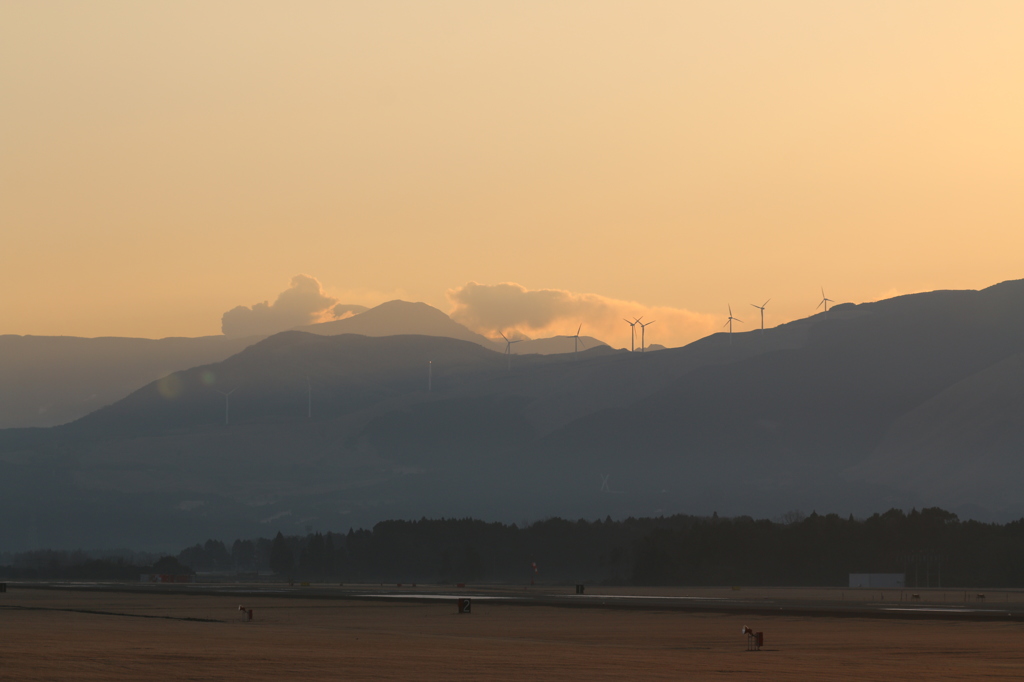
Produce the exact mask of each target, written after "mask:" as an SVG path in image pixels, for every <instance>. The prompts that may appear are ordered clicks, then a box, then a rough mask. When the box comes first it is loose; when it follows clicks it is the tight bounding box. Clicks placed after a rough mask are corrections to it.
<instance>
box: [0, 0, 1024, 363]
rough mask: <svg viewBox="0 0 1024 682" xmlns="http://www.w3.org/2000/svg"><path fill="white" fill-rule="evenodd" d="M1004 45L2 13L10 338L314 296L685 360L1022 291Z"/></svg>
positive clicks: (965, 17)
mask: <svg viewBox="0 0 1024 682" xmlns="http://www.w3.org/2000/svg"><path fill="white" fill-rule="evenodd" d="M1021 36H1024V3H1021V2H1018V1H1016V0H1014V1H1009V2H971V3H968V2H942V1H940V0H928V1H922V2H897V1H893V0H888V1H885V2H882V1H879V2H864V1H857V2H821V1H820V0H809V1H807V2H782V1H777V2H753V1H751V2H727V1H724V0H714V1H709V2H681V1H673V2H664V3H654V2H652V3H636V2H615V3H612V2H601V1H600V0H586V1H585V2H557V3H551V2H505V3H500V2H478V1H475V0H473V1H466V2H439V1H432V2H427V3H413V2H405V3H396V2H383V1H375V2H322V3H317V2H305V3H296V4H290V3H258V2H251V1H248V0H247V1H244V2H209V1H208V0H204V1H202V2H191V3H190V2H166V3H157V2H144V3H140V2H134V1H131V2H91V3H75V4H72V3H56V2H52V3H51V2H37V1H30V2H29V1H26V2H18V1H15V0H9V1H7V2H4V3H2V4H0V236H2V242H0V292H2V295H0V333H15V334H30V333H31V334H73V335H83V336H97V335H134V336H151V337H159V336H168V335H200V334H216V333H219V332H220V321H221V315H222V314H223V313H224V312H225V311H227V310H229V309H231V308H233V307H235V306H238V305H246V306H249V305H252V304H254V303H257V302H261V301H264V300H269V301H273V300H274V299H275V297H276V296H277V295H278V293H280V292H281V291H283V290H284V289H285V288H286V287H287V286H288V284H289V282H290V281H291V279H292V277H293V276H295V275H297V274H300V273H306V274H309V275H312V276H314V277H316V278H317V279H319V280H320V282H321V283H322V285H323V287H324V290H325V292H326V293H327V294H328V295H330V296H331V297H333V298H336V299H338V300H340V301H342V302H344V303H361V304H365V305H372V304H375V303H379V302H381V301H384V300H387V299H390V298H405V299H408V300H422V301H425V302H427V303H430V304H432V305H435V306H437V307H439V308H441V309H443V310H445V311H446V312H447V311H450V310H452V309H453V307H454V306H455V302H454V300H453V298H452V292H453V291H456V290H459V289H460V288H462V287H464V286H465V285H466V284H467V283H469V282H477V283H480V284H485V285H496V284H499V283H503V282H512V283H517V284H518V285H519V286H520V288H522V289H523V290H525V291H532V290H556V291H562V292H566V293H564V297H567V298H566V300H571V301H576V300H584V299H585V300H587V301H590V302H591V303H594V302H595V301H597V302H602V301H603V302H604V303H606V304H607V305H604V304H602V305H604V307H603V308H601V306H597V308H595V307H594V306H593V305H590V304H588V305H585V306H583V307H580V308H578V309H575V308H571V307H570V308H569V309H568V310H569V312H567V313H565V315H564V317H563V318H558V319H555V320H554V321H553V322H552V323H551V325H550V329H549V331H553V330H557V333H572V331H574V329H575V320H577V319H579V320H580V321H582V322H583V324H584V333H586V331H587V329H588V328H590V329H592V330H593V331H594V335H596V336H601V335H602V333H605V332H604V331H603V330H608V331H607V333H608V334H610V333H613V332H612V331H611V330H612V329H614V327H613V326H612V325H613V322H614V316H615V315H617V314H618V313H619V312H620V310H626V309H629V310H632V309H636V312H635V314H637V315H639V314H644V313H650V314H651V315H658V316H662V317H663V318H664V319H667V320H670V321H669V322H667V323H665V326H662V327H661V328H660V329H659V328H658V327H657V326H656V327H651V328H650V329H649V330H648V333H649V336H648V341H649V342H658V343H668V344H670V345H677V344H680V343H683V342H685V341H688V340H692V338H694V337H695V336H699V335H700V334H703V333H706V332H707V331H709V330H711V329H712V325H716V324H720V323H721V322H724V320H725V315H726V305H727V304H729V303H731V304H732V305H733V308H734V310H736V311H737V315H738V316H739V317H741V318H743V319H744V320H747V321H748V323H751V324H752V323H753V322H754V320H755V319H756V314H755V313H756V312H757V311H755V310H753V309H752V308H750V306H749V304H750V303H760V302H762V301H764V299H766V298H769V297H771V298H772V299H773V300H772V303H771V304H770V305H769V310H768V313H769V314H768V322H769V325H771V324H775V323H778V322H780V321H783V320H787V319H792V318H796V317H803V316H805V315H807V314H810V313H812V312H813V311H814V306H815V305H816V304H817V302H818V299H819V298H820V294H819V291H818V287H819V285H824V286H825V289H826V292H827V293H828V295H829V297H830V298H832V299H835V300H837V301H864V300H872V299H877V298H879V297H882V296H886V295H891V294H892V293H897V292H900V293H906V292H912V291H919V290H925V289H933V288H978V287H983V286H987V285H989V284H992V283H995V282H998V281H1001V280H1005V279H1015V278H1020V277H1024V265H1022V263H1024V259H1022V256H1021V254H1022V253H1024V229H1022V227H1024V196H1022V188H1024V126H1022V125H1021V121H1024V40H1022V39H1021ZM560 295H562V294H560ZM573 297H576V298H573ZM581 297H582V298H581ZM587 297H589V298H587ZM531 300H532V299H531ZM581 305H582V304H581ZM588 306H589V307H588ZM598 308H600V309H601V310H604V311H605V313H600V314H599V313H595V312H594V310H597V309H598ZM744 309H745V310H744ZM741 310H742V311H743V312H739V311H741ZM747 311H749V312H747ZM587 315H597V316H598V317H596V318H594V319H589V318H587V317H586V316H587ZM600 315H604V317H600ZM671 320H675V322H672V321H671ZM619 324H621V332H620V333H621V338H619V339H607V340H609V341H612V342H614V343H616V344H617V345H622V344H628V339H629V336H628V327H626V326H625V324H624V323H619ZM658 324H659V325H660V324H662V323H661V322H660V321H659V323H658ZM563 327H564V328H565V329H564V330H563ZM534 331H535V332H537V331H540V332H543V331H544V329H540V330H538V329H534ZM656 331H657V332H660V334H661V336H660V337H659V336H658V335H657V334H655V333H654V332H656Z"/></svg>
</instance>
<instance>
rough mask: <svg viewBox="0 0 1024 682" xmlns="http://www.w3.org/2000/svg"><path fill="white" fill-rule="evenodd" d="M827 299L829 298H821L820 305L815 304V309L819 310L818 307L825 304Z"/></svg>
mask: <svg viewBox="0 0 1024 682" xmlns="http://www.w3.org/2000/svg"><path fill="white" fill-rule="evenodd" d="M826 300H828V299H824V298H823V299H821V303H819V304H818V305H816V306H814V309H815V310H817V309H818V308H820V307H821V306H823V305H825V301H826Z"/></svg>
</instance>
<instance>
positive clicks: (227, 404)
mask: <svg viewBox="0 0 1024 682" xmlns="http://www.w3.org/2000/svg"><path fill="white" fill-rule="evenodd" d="M214 390H216V389H214ZM237 390H238V387H237V386H235V387H234V388H233V389H231V390H230V391H228V392H227V393H225V392H224V391H217V393H220V394H221V395H222V396H224V426H227V425H228V409H229V407H230V405H231V399H230V397H229V396H230V395H231V394H232V393H234V392H235V391H237Z"/></svg>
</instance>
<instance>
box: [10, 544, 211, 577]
mask: <svg viewBox="0 0 1024 682" xmlns="http://www.w3.org/2000/svg"><path fill="white" fill-rule="evenodd" d="M142 573H169V574H174V575H181V574H189V573H193V571H192V569H190V568H189V567H188V566H184V565H182V564H180V563H179V562H178V560H177V559H175V558H174V557H170V556H165V557H162V558H159V559H158V558H157V557H156V556H154V555H150V554H147V553H139V552H127V551H121V552H113V553H108V552H83V551H81V550H76V551H71V552H67V551H58V550H50V549H41V550H35V551H31V552H21V553H18V554H4V555H0V577H2V578H4V579H8V580H138V579H139V575H140V574H142Z"/></svg>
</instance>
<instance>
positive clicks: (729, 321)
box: [722, 303, 743, 346]
mask: <svg viewBox="0 0 1024 682" xmlns="http://www.w3.org/2000/svg"><path fill="white" fill-rule="evenodd" d="M733 320H736V321H737V322H743V320H741V319H740V318H738V317H733V315H732V304H731V303H730V304H729V319H728V320H727V321H726V323H725V324H723V325H722V326H723V327H728V328H729V345H730V346H731V345H732V322H733Z"/></svg>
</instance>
